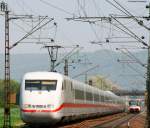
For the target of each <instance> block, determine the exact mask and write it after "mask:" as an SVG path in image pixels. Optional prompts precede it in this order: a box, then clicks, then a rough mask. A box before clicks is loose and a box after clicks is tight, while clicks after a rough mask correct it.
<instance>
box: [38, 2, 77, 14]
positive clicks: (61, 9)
mask: <svg viewBox="0 0 150 128" xmlns="http://www.w3.org/2000/svg"><path fill="white" fill-rule="evenodd" d="M40 1H41V2H42V3H44V4H46V5H48V6H51V7H52V8H55V9H57V10H59V11H61V12H63V13H66V14H69V15H72V16H74V14H73V13H71V12H69V11H66V10H65V9H63V8H60V7H58V6H56V5H54V4H52V3H50V2H47V1H45V0H40Z"/></svg>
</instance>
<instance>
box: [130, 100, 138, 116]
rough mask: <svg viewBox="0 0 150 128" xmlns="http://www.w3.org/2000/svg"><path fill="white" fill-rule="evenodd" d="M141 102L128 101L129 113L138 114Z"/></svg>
mask: <svg viewBox="0 0 150 128" xmlns="http://www.w3.org/2000/svg"><path fill="white" fill-rule="evenodd" d="M140 104H141V101H140V100H138V99H132V100H130V101H129V112H130V113H139V112H140V111H141V105H140Z"/></svg>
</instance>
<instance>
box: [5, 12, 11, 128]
mask: <svg viewBox="0 0 150 128" xmlns="http://www.w3.org/2000/svg"><path fill="white" fill-rule="evenodd" d="M9 55H10V54H9V12H8V11H5V81H4V93H5V104H4V105H5V106H4V128H9V127H11V119H10V56H9Z"/></svg>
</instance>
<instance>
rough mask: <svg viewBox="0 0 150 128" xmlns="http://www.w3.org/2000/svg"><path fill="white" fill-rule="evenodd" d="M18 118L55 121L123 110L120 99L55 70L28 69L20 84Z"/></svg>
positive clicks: (27, 120) (123, 106)
mask: <svg viewBox="0 0 150 128" xmlns="http://www.w3.org/2000/svg"><path fill="white" fill-rule="evenodd" d="M20 109H21V118H22V120H23V121H24V122H25V123H28V124H55V123H57V122H65V121H70V120H75V119H83V118H87V117H92V116H99V115H104V114H113V113H118V112H122V111H124V110H125V101H124V99H122V98H120V97H119V96H116V95H115V94H113V93H111V92H109V91H102V90H100V89H98V88H95V87H92V86H89V85H87V84H84V83H81V82H79V81H76V80H73V79H71V78H69V77H67V76H64V75H62V74H60V73H56V72H30V73H26V74H25V75H24V77H23V81H22V85H21V88H20Z"/></svg>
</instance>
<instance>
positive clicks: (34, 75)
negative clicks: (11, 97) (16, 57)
mask: <svg viewBox="0 0 150 128" xmlns="http://www.w3.org/2000/svg"><path fill="white" fill-rule="evenodd" d="M49 76H51V77H53V78H58V77H59V78H62V79H68V80H72V81H73V82H75V83H78V85H81V86H76V87H77V88H79V89H81V88H82V87H84V86H86V88H87V90H91V89H93V90H94V91H95V92H96V91H101V93H102V94H104V93H106V94H107V95H110V96H114V97H116V96H117V95H115V94H114V93H113V92H111V91H103V90H101V89H98V88H96V87H93V86H90V85H88V84H85V83H83V82H80V81H77V80H74V79H72V78H70V77H68V76H65V75H63V74H60V73H58V72H48V71H36V72H28V73H26V74H25V75H24V79H29V78H30V79H34V78H39V79H40V78H41V79H46V78H49Z"/></svg>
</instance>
